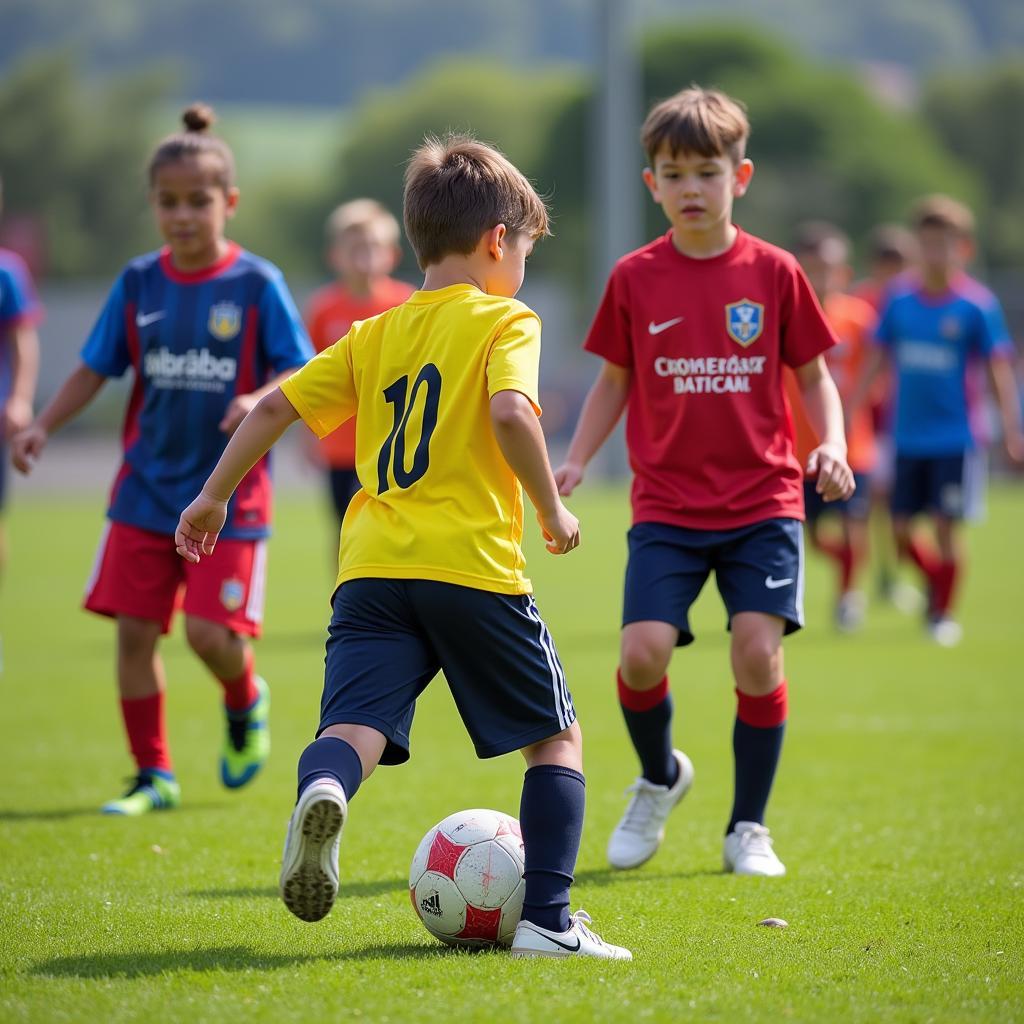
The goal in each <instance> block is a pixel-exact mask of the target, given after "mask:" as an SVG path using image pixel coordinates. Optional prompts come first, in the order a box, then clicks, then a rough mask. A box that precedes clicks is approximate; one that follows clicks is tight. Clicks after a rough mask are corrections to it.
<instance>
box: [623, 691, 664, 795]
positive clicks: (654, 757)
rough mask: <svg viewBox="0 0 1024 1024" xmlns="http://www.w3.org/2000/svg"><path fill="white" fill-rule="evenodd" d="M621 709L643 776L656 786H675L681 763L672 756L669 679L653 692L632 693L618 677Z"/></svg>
mask: <svg viewBox="0 0 1024 1024" xmlns="http://www.w3.org/2000/svg"><path fill="white" fill-rule="evenodd" d="M619 706H620V707H621V708H622V717H623V718H624V719H625V720H626V728H627V729H628V730H629V738H630V739H631V740H632V741H633V749H634V750H636V754H637V757H639V758H640V774H641V775H642V776H643V777H644V778H645V779H646V780H647V781H648V782H653V783H654V785H656V786H674V785H675V783H676V780H677V779H678V778H679V762H678V761H677V760H676V759H675V757H673V755H672V695H671V694H670V693H669V692H668V678H667V677H666V678H665V679H663V680H662V681H661V683H660V684H659V685H658V686H656V687H655V688H654V689H653V690H631V689H629V687H628V686H626V684H625V683H624V682H623V680H622V675H621V674H620V675H619Z"/></svg>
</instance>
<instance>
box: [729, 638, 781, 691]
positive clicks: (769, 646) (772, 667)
mask: <svg viewBox="0 0 1024 1024" xmlns="http://www.w3.org/2000/svg"><path fill="white" fill-rule="evenodd" d="M732 661H733V668H734V670H735V672H736V676H737V683H739V684H740V688H741V689H744V690H746V689H749V688H750V687H751V686H752V687H753V688H755V689H757V690H762V689H764V688H765V687H768V688H769V689H770V688H771V686H772V685H773V683H777V682H778V679H779V678H781V672H782V635H781V628H780V627H778V626H776V625H775V624H774V623H772V622H767V623H762V622H754V623H748V624H745V625H744V626H742V627H740V628H737V627H735V626H734V629H733V637H732Z"/></svg>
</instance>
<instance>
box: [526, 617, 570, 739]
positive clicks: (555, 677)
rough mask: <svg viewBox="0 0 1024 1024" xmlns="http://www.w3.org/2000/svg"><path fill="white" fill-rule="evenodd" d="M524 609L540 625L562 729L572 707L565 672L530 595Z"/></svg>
mask: <svg viewBox="0 0 1024 1024" xmlns="http://www.w3.org/2000/svg"><path fill="white" fill-rule="evenodd" d="M526 610H527V614H528V615H529V616H530V618H531V619H533V621H534V622H536V623H537V625H538V626H539V627H540V635H539V639H540V646H541V648H542V650H543V651H544V656H545V657H546V658H547V662H548V668H549V669H550V670H551V692H552V696H553V698H554V702H555V712H556V714H557V715H558V724H559V725H560V726H561V727H562V728H563V729H568V728H569V725H570V724H571V723H572V719H573V715H574V709H573V706H572V700H571V698H570V697H569V688H568V687H567V686H566V684H565V673H564V672H563V671H562V665H561V662H560V661H559V660H558V654H557V652H556V651H555V642H554V640H552V639H551V633H550V632H549V631H548V627H547V625H546V624H545V622H544V620H543V619H542V618H541V615H540V611H539V610H538V608H537V604H536V602H535V601H534V600H533V598H532V597H529V598H527V605H526Z"/></svg>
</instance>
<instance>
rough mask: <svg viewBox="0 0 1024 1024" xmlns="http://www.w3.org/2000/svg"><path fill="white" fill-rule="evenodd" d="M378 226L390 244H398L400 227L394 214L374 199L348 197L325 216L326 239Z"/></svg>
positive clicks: (334, 239) (330, 239)
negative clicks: (357, 229)
mask: <svg viewBox="0 0 1024 1024" xmlns="http://www.w3.org/2000/svg"><path fill="white" fill-rule="evenodd" d="M371 227H379V228H380V229H381V234H382V235H385V236H386V240H387V242H388V243H389V244H390V245H398V238H399V234H400V229H399V227H398V221H397V220H395V216H394V214H393V213H392V212H391V211H390V210H389V209H388V208H387V207H386V206H385V205H384V204H383V203H378V202H377V200H376V199H350V200H349V201H348V202H347V203H342V204H341V206H338V207H335V209H334V210H333V211H332V212H331V215H330V216H329V217H328V218H327V224H326V231H327V240H328V241H329V242H331V243H334V242H337V241H338V239H339V238H341V236H342V235H344V234H345V233H346V232H348V231H351V230H353V229H354V228H359V229H361V230H365V229H367V228H371Z"/></svg>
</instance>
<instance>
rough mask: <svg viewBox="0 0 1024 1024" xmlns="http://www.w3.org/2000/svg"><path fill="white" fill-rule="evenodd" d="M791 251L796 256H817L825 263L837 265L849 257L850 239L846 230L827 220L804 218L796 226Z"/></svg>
mask: <svg viewBox="0 0 1024 1024" xmlns="http://www.w3.org/2000/svg"><path fill="white" fill-rule="evenodd" d="M793 252H795V253H796V255H797V256H817V257H818V259H820V260H824V261H825V262H826V263H831V264H834V265H839V264H842V263H845V262H846V261H847V260H848V259H849V258H850V239H849V237H848V236H847V234H846V232H844V231H843V230H842V229H841V228H838V227H836V225H835V224H831V223H829V222H828V221H827V220H805V221H802V222H801V223H800V224H797V226H796V232H795V238H794V241H793Z"/></svg>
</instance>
